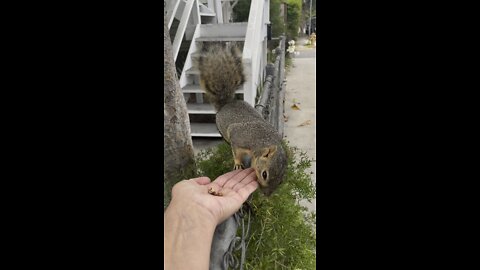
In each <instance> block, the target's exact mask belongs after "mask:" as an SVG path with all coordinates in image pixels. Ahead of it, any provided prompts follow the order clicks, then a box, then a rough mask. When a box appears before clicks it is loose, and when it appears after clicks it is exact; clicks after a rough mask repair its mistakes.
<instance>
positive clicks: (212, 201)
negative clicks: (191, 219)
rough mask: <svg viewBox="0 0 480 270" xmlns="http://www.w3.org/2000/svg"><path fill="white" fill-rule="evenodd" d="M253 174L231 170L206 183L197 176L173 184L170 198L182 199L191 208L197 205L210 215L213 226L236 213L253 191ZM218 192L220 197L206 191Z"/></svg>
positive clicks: (206, 179) (250, 171)
mask: <svg viewBox="0 0 480 270" xmlns="http://www.w3.org/2000/svg"><path fill="white" fill-rule="evenodd" d="M256 179H257V177H256V174H255V171H254V170H253V169H251V168H249V169H246V170H235V171H232V172H229V173H226V174H224V175H221V176H219V177H218V178H217V179H215V181H213V182H210V179H209V178H208V177H199V178H194V179H190V180H185V181H181V182H179V183H177V184H176V185H175V186H174V187H173V190H172V198H179V197H182V198H184V200H189V202H190V203H193V205H195V206H200V207H201V208H204V209H206V210H208V212H209V213H211V214H212V216H213V219H214V220H215V221H216V222H217V224H219V223H221V222H223V221H224V220H226V219H227V218H228V217H230V216H232V215H233V214H234V213H235V212H237V211H238V210H239V209H240V207H241V206H242V204H243V203H244V202H245V201H246V200H247V198H248V196H249V195H250V194H252V193H253V192H254V191H255V190H256V189H257V188H258V183H257V181H256ZM209 189H210V190H212V189H213V190H214V191H215V192H217V193H218V192H220V193H221V195H220V196H216V195H212V194H209V192H208V190H209Z"/></svg>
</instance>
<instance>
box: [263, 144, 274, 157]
mask: <svg viewBox="0 0 480 270" xmlns="http://www.w3.org/2000/svg"><path fill="white" fill-rule="evenodd" d="M275 151H277V146H276V145H271V146H269V147H265V148H263V152H262V157H266V158H268V157H270V156H271V155H273V154H274V153H275Z"/></svg>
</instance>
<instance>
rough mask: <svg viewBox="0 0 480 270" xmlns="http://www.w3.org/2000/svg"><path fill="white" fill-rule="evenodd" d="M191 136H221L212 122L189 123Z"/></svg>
mask: <svg viewBox="0 0 480 270" xmlns="http://www.w3.org/2000/svg"><path fill="white" fill-rule="evenodd" d="M190 128H191V135H192V137H222V135H221V134H220V132H219V131H218V129H217V125H216V124H214V123H190Z"/></svg>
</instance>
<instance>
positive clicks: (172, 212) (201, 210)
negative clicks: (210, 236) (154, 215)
mask: <svg viewBox="0 0 480 270" xmlns="http://www.w3.org/2000/svg"><path fill="white" fill-rule="evenodd" d="M165 215H166V216H167V215H168V216H171V217H174V218H175V219H185V220H187V221H188V222H189V223H194V224H201V225H202V227H203V228H204V229H205V228H210V227H211V228H213V229H215V227H216V226H217V219H216V218H215V216H214V215H213V214H212V212H210V211H209V210H208V209H206V208H205V207H203V206H201V205H198V204H196V203H193V202H191V201H181V200H176V199H172V201H171V202H170V204H169V206H168V207H167V209H166V211H165Z"/></svg>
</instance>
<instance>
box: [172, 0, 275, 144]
mask: <svg viewBox="0 0 480 270" xmlns="http://www.w3.org/2000/svg"><path fill="white" fill-rule="evenodd" d="M231 2H233V3H234V2H235V1H222V0H206V1H201V0H173V1H167V7H166V8H167V19H168V22H169V25H168V26H169V27H172V25H173V22H174V20H175V19H177V21H179V23H177V24H175V26H176V29H175V30H176V31H175V38H174V39H173V51H174V58H175V60H176V61H180V60H179V59H181V58H182V57H179V54H180V55H182V53H183V55H184V56H183V58H182V61H183V59H184V63H183V62H182V64H183V68H182V73H181V75H180V79H179V82H180V87H181V89H182V92H183V94H184V97H185V101H186V103H187V109H188V114H189V118H190V124H191V135H192V137H221V135H220V133H219V131H218V129H217V127H216V124H215V113H216V112H215V110H214V108H213V106H212V105H211V104H210V103H209V102H208V101H207V99H206V98H205V91H204V90H202V89H201V88H200V85H199V71H198V70H197V69H196V68H195V67H194V64H193V63H194V59H195V58H197V57H198V56H199V55H200V53H201V50H202V48H204V47H205V45H206V46H208V44H209V43H212V42H215V43H226V42H229V43H231V42H234V43H235V44H236V45H237V46H239V47H240V48H243V56H242V57H243V63H244V70H245V75H246V80H247V81H246V83H245V84H244V86H243V87H242V88H240V89H238V90H237V92H236V97H237V98H238V99H242V100H245V101H246V102H248V103H250V104H251V105H252V106H254V103H255V97H256V91H257V86H258V85H259V84H260V83H261V81H262V78H263V70H264V66H265V64H266V24H265V21H268V7H269V0H258V1H257V0H254V1H252V7H254V8H255V9H254V10H253V11H252V8H251V9H250V16H249V20H248V23H247V22H242V23H230V22H229V21H230V16H231V9H232V5H231V4H232V3H231ZM259 3H260V4H259ZM264 7H266V10H267V12H265V11H264V10H263V9H264ZM259 8H260V11H261V12H259V10H258V9H259ZM252 14H253V15H252ZM168 16H171V17H168ZM265 16H266V17H265ZM266 19H267V20H266ZM225 22H227V23H225ZM264 24H265V27H263V26H264ZM264 28H265V29H264ZM263 30H264V31H263ZM171 31H172V30H171ZM182 44H183V45H182ZM182 46H184V49H185V50H184V52H182V51H181V48H182ZM186 48H188V51H187V50H186ZM185 55H186V57H185Z"/></svg>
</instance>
